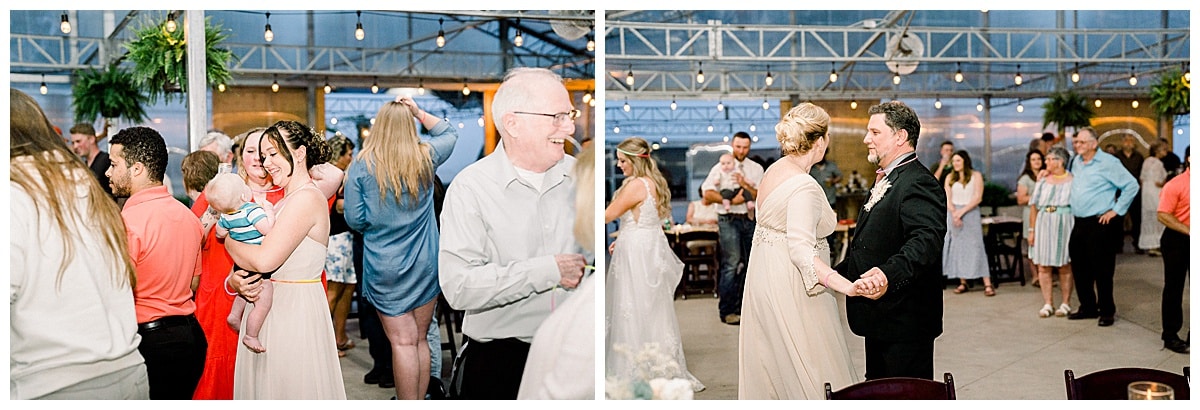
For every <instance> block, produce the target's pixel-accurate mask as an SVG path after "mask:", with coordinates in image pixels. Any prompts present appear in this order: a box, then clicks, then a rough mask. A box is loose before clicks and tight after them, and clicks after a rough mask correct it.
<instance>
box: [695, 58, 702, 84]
mask: <svg viewBox="0 0 1200 410" xmlns="http://www.w3.org/2000/svg"><path fill="white" fill-rule="evenodd" d="M696 82H697V83H700V84H704V62H700V71H698V72H696Z"/></svg>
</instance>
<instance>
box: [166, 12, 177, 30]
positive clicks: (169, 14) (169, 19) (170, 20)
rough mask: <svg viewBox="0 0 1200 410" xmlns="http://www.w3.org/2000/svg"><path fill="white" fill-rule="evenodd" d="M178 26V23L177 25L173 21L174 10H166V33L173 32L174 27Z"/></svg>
mask: <svg viewBox="0 0 1200 410" xmlns="http://www.w3.org/2000/svg"><path fill="white" fill-rule="evenodd" d="M178 27H179V25H177V24H176V23H175V12H174V11H168V12H167V32H168V33H174V32H175V29H176V28H178Z"/></svg>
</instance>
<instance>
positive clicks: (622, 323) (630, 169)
mask: <svg viewBox="0 0 1200 410" xmlns="http://www.w3.org/2000/svg"><path fill="white" fill-rule="evenodd" d="M617 165H618V166H619V167H620V168H621V170H622V172H623V173H624V174H625V182H624V183H623V184H622V186H621V189H620V190H618V191H617V194H616V197H615V198H614V199H613V202H612V203H611V204H609V206H608V208H606V209H605V210H604V220H605V223H607V222H612V221H613V220H614V219H617V217H618V216H619V217H620V218H621V225H620V229H621V230H620V236H618V237H617V240H616V241H615V242H614V243H613V246H612V247H611V248H609V251H610V252H611V253H612V258H611V262H610V263H609V266H608V271H607V272H608V275H607V280H606V282H607V283H606V292H605V298H606V301H605V302H606V303H605V304H604V306H605V309H606V311H605V332H604V334H605V345H604V346H605V358H604V360H605V371H606V375H607V376H606V377H607V379H608V382H609V383H630V382H634V381H649V380H650V379H655V378H666V379H685V380H688V381H690V382H691V383H692V390H693V391H701V390H703V389H704V384H702V383H700V381H699V380H697V379H696V377H695V376H693V375H692V374H691V373H690V372H688V370H687V361H686V360H684V357H683V343H682V342H681V341H680V337H679V322H678V321H677V320H676V318H675V303H674V294H675V287H676V285H678V284H679V279H680V278H681V277H682V276H683V263H682V262H680V261H679V258H678V257H676V256H675V253H674V252H673V251H671V247H670V245H669V244H667V237H666V235H665V234H664V233H663V230H662V220H663V218H664V217H665V216H667V215H670V211H671V208H670V203H671V196H670V195H671V194H670V191H668V190H667V182H666V180H665V179H663V177H662V174H660V173H659V172H658V167H657V166H655V163H654V160H653V159H651V158H650V144H649V143H647V142H646V140H643V139H641V138H630V139H627V140H625V141H622V142H621V143H620V144H619V145H617Z"/></svg>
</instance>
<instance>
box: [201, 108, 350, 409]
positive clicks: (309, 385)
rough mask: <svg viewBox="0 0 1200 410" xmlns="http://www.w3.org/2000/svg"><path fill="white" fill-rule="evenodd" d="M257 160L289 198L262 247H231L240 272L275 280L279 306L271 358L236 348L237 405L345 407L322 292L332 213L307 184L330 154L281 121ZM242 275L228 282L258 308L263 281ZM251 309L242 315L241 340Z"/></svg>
mask: <svg viewBox="0 0 1200 410" xmlns="http://www.w3.org/2000/svg"><path fill="white" fill-rule="evenodd" d="M259 152H261V153H262V155H263V157H264V158H265V159H264V161H263V168H265V169H266V170H267V172H268V173H270V174H271V179H272V181H275V182H276V183H277V184H279V185H280V186H283V187H284V192H285V194H284V198H283V199H282V200H280V201H279V203H278V204H277V205H276V207H275V211H276V214H277V215H278V221H279V222H277V223H276V225H275V228H274V229H272V230H271V233H269V234H267V235H266V236H264V237H263V241H262V244H261V245H250V244H246V243H242V242H238V241H225V247H226V249H228V250H229V254H230V256H232V257H233V260H234V261H235V262H237V264H238V266H240V267H243V268H245V269H247V270H250V271H255V272H273V273H272V275H271V279H270V280H271V281H272V283H273V284H274V296H273V298H274V299H273V303H272V306H271V312H270V314H268V315H267V319H266V321H265V322H264V323H263V326H262V329H261V330H260V331H259V334H258V339H259V341H260V342H261V343H262V345H263V346H264V347H265V348H266V351H264V352H262V353H254V352H252V351H250V350H249V349H248V348H247V347H246V346H245V344H241V345H239V346H238V352H237V359H236V363H235V365H234V376H233V378H234V382H233V398H234V399H274V400H281V399H345V398H346V390H345V385H344V383H343V381H342V369H341V364H340V363H339V362H338V356H337V346H336V342H335V340H334V335H333V323H332V319H330V316H329V306H328V301H327V299H326V297H325V290H324V289H323V287H322V286H321V270H322V269H323V268H324V265H325V253H326V249H325V248H326V244H327V242H328V240H329V213H328V212H329V208H328V202H327V201H326V200H325V195H324V194H323V193H322V192H321V190H319V189H318V188H317V186H316V185H315V184H313V182H312V179H311V177H310V176H309V169H311V168H312V167H313V166H315V165H317V164H322V163H324V162H325V160H326V158H325V157H326V156H327V155H328V149H327V148H326V147H325V142H324V141H323V140H321V139H320V138H318V137H316V136H315V135H313V134H312V132H311V131H310V130H308V128H307V127H304V126H303V125H301V124H299V123H296V122H294V121H281V122H279V123H276V124H275V125H274V126H272V127H270V128H268V129H267V130H266V131H265V132H264V133H263V138H262V142H261V143H260V149H259ZM244 273H245V272H244V271H238V272H236V273H235V274H234V275H230V278H229V279H228V280H227V282H228V284H229V285H231V287H232V288H233V289H235V290H237V291H238V293H240V294H241V295H242V296H243V297H246V299H247V300H248V301H251V302H253V301H254V300H255V299H257V297H258V294H259V292H260V291H261V281H256V280H257V279H258V278H259V276H258V275H257V274H254V275H250V276H249V277H242V274H244ZM251 282H253V283H251ZM253 309H254V308H253V307H249V308H247V309H246V311H245V312H244V313H243V315H242V322H241V323H242V326H241V333H242V334H244V333H245V324H246V322H247V319H246V317H247V316H248V315H249V314H250V312H251V311H252V310H253Z"/></svg>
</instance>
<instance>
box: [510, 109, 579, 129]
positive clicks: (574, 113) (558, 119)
mask: <svg viewBox="0 0 1200 410" xmlns="http://www.w3.org/2000/svg"><path fill="white" fill-rule="evenodd" d="M513 114H526V115H541V116H543V117H550V118H553V119H554V121H553V122H552V124H554V126H555V127H558V126H562V125H563V123H564V122H566V121H567V119H570V120H571V121H575V119H576V118H579V115H580V114H581V113H580V112H579V110H571V111H567V112H560V113H558V114H542V113H540V112H524V111H513Z"/></svg>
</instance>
